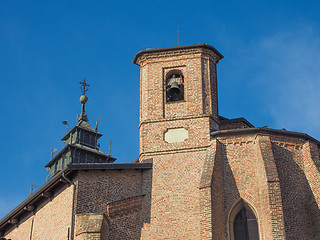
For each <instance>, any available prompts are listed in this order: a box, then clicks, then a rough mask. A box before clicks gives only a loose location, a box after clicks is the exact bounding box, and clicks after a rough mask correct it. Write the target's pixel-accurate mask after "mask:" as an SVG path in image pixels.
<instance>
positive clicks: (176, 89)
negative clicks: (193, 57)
mask: <svg viewBox="0 0 320 240" xmlns="http://www.w3.org/2000/svg"><path fill="white" fill-rule="evenodd" d="M165 84H166V101H167V102H175V101H181V100H184V77H183V74H182V71H180V70H178V69H174V70H171V71H169V72H168V73H167V74H166V80H165Z"/></svg>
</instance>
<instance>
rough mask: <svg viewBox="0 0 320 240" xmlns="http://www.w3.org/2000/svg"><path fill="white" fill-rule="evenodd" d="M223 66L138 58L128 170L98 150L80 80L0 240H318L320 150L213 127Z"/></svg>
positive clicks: (208, 60)
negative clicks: (39, 176) (68, 119)
mask: <svg viewBox="0 0 320 240" xmlns="http://www.w3.org/2000/svg"><path fill="white" fill-rule="evenodd" d="M222 58H223V55H222V54H221V53H219V52H218V51H217V50H216V49H215V48H214V47H212V46H210V45H207V44H196V45H188V46H178V47H168V48H159V49H147V50H142V51H140V52H138V53H137V54H136V55H135V57H134V59H133V63H134V64H136V65H138V66H139V67H140V124H139V130H140V155H139V158H138V159H137V160H134V159H132V160H133V161H132V162H130V163H117V162H116V159H115V158H114V157H112V156H111V155H110V154H107V153H104V152H102V151H100V150H99V145H98V144H97V140H98V139H99V138H100V137H101V136H102V135H101V134H100V133H99V132H98V128H97V127H96V128H93V127H92V126H91V125H90V124H89V123H88V116H87V114H86V112H85V104H86V102H87V101H88V98H87V96H86V95H85V94H86V82H85V81H84V82H83V95H82V96H81V97H80V102H81V104H82V112H81V115H80V116H78V118H77V124H76V126H74V127H73V128H72V129H71V130H70V131H68V133H67V134H66V135H65V136H64V137H63V138H62V141H64V142H65V147H64V148H63V149H62V150H61V151H60V152H59V153H57V154H56V155H55V156H54V157H53V158H52V159H51V160H50V161H49V162H48V163H47V164H46V168H47V169H48V170H49V171H50V177H49V178H48V180H47V182H46V183H45V184H44V185H43V186H41V187H40V188H39V189H38V190H37V191H36V192H34V193H33V194H32V195H30V197H28V198H27V199H26V200H24V201H23V202H22V203H21V204H20V205H18V206H17V207H16V208H15V209H13V210H12V211H11V212H10V213H9V214H8V215H7V216H5V217H4V218H3V219H1V220H0V239H6V240H9V239H11V240H30V239H34V240H38V239H41V240H42V239H43V240H50V239H52V240H64V239H65V240H85V239H88V240H90V239H91V240H93V239H95V240H98V239H100V240H131V239H132V240H134V239H144V240H160V239H172V240H173V239H174V240H180V239H190V240H200V239H201V240H206V239H207V240H209V239H210V240H211V239H214V240H258V239H259V240H271V239H279V240H280V239H299V240H317V239H320V187H319V185H320V142H319V141H318V140H316V139H314V138H312V137H311V136H309V135H307V134H305V133H299V132H291V131H286V130H284V129H283V130H277V129H271V128H267V127H263V128H260V127H254V126H253V125H252V124H251V123H250V122H249V121H248V120H246V119H244V118H241V117H240V118H236V119H228V118H225V117H223V116H220V115H219V112H218V96H217V70H216V69H217V67H216V65H217V64H218V62H219V61H220V60H221V59H222ZM1 237H2V238H1Z"/></svg>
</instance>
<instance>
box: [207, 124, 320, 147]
mask: <svg viewBox="0 0 320 240" xmlns="http://www.w3.org/2000/svg"><path fill="white" fill-rule="evenodd" d="M258 133H265V134H275V135H285V136H288V137H298V138H303V139H305V140H309V141H312V142H315V143H316V144H318V145H319V146H320V142H319V141H318V140H317V139H315V138H313V137H311V136H309V135H308V134H306V133H300V132H293V131H287V130H279V129H272V128H266V127H256V128H243V129H229V130H220V131H213V132H211V137H212V138H217V137H228V136H235V135H244V134H258Z"/></svg>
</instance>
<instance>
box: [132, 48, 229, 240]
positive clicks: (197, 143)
mask: <svg viewBox="0 0 320 240" xmlns="http://www.w3.org/2000/svg"><path fill="white" fill-rule="evenodd" d="M221 58H223V56H222V55H221V54H220V53H219V52H218V51H217V50H216V49H215V48H213V47H212V46H209V45H206V44H198V45H190V46H179V47H170V48H161V49H147V50H144V51H140V52H138V53H137V54H136V56H135V58H134V60H133V62H134V63H135V64H137V65H139V66H140V126H139V128H140V156H139V161H140V162H145V161H151V159H152V163H153V169H152V188H151V194H150V195H149V197H150V200H151V201H150V202H151V206H150V209H151V210H150V221H149V223H147V222H148V221H146V223H145V224H144V226H143V228H142V234H141V236H142V237H141V239H159V240H160V239H163V236H166V238H167V239H201V236H200V231H199V229H200V224H201V223H200V222H201V221H200V207H199V206H200V202H199V196H200V192H199V183H200V178H201V172H202V168H203V165H204V160H205V157H206V152H207V149H208V148H209V147H210V144H211V142H210V132H212V131H215V130H218V129H219V124H218V100H217V76H216V64H217V63H218V61H219V60H220V59H221ZM172 229H174V231H172Z"/></svg>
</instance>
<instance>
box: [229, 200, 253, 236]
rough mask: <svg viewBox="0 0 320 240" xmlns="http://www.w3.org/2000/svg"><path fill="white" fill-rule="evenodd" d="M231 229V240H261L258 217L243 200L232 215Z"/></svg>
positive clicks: (235, 207) (230, 220)
mask: <svg viewBox="0 0 320 240" xmlns="http://www.w3.org/2000/svg"><path fill="white" fill-rule="evenodd" d="M229 229H230V232H229V234H230V239H231V240H259V229H258V222H257V217H256V215H255V214H254V211H253V209H252V207H251V206H250V205H249V204H248V203H246V202H245V201H244V200H242V199H241V200H240V201H239V202H238V203H237V204H236V205H235V206H234V208H233V209H232V211H231V213H230V217H229Z"/></svg>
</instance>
